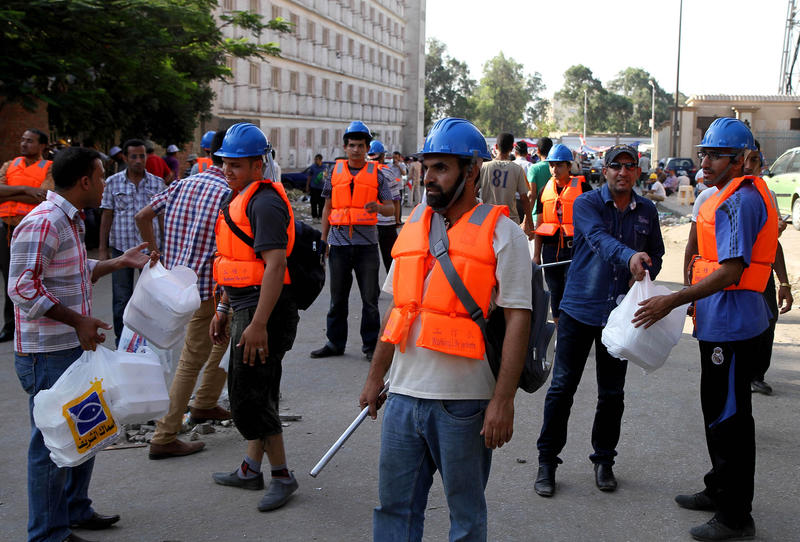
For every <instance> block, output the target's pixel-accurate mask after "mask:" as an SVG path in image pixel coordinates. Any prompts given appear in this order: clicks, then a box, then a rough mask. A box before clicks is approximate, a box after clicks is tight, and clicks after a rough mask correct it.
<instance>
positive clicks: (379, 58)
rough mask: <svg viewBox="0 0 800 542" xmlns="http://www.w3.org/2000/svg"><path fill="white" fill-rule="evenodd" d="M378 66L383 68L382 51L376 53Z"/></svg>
mask: <svg viewBox="0 0 800 542" xmlns="http://www.w3.org/2000/svg"><path fill="white" fill-rule="evenodd" d="M378 66H380V67H381V68H383V52H379V53H378Z"/></svg>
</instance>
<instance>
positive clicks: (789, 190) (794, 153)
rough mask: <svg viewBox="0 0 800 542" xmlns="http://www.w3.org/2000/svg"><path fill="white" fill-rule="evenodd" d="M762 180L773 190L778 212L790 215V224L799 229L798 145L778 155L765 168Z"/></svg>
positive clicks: (799, 177)
mask: <svg viewBox="0 0 800 542" xmlns="http://www.w3.org/2000/svg"><path fill="white" fill-rule="evenodd" d="M764 180H765V181H767V186H769V188H770V190H772V191H773V192H775V196H776V197H777V199H778V209H779V214H780V215H781V216H785V215H790V216H791V221H792V226H794V229H796V230H800V147H794V148H792V149H789V150H788V151H786V152H785V153H783V154H782V155H780V156H779V157H778V159H777V160H775V162H774V163H773V164H772V165H771V166H770V168H769V170H767V172H766V174H765V175H764Z"/></svg>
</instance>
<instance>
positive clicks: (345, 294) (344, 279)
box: [327, 245, 381, 352]
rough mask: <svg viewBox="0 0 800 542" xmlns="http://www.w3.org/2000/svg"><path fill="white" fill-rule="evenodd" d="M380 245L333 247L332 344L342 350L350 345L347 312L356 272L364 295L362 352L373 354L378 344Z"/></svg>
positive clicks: (331, 261) (328, 322)
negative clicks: (348, 342)
mask: <svg viewBox="0 0 800 542" xmlns="http://www.w3.org/2000/svg"><path fill="white" fill-rule="evenodd" d="M378 265H379V264H378V245H348V246H332V247H331V250H330V254H329V255H328V267H329V268H330V272H331V307H330V309H329V310H328V319H327V325H328V332H327V336H328V343H329V344H330V346H332V347H333V348H335V349H336V350H339V351H344V348H345V346H347V313H348V300H349V299H350V288H351V287H352V286H353V273H355V275H356V282H358V291H359V292H360V293H361V343H362V346H361V351H362V352H372V351H373V350H375V345H376V344H377V342H378V332H379V331H380V327H381V321H380V318H381V315H380V311H379V310H378V294H379V293H380V291H379V287H378Z"/></svg>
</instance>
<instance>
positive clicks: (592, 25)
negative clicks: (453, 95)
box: [426, 0, 800, 97]
mask: <svg viewBox="0 0 800 542" xmlns="http://www.w3.org/2000/svg"><path fill="white" fill-rule="evenodd" d="M426 6H427V7H426V11H427V13H426V37H427V38H436V39H438V40H439V41H441V42H443V43H444V44H445V45H446V46H447V52H448V54H449V55H450V56H451V57H454V58H456V59H458V60H461V61H463V62H466V63H467V65H468V66H469V68H470V74H471V77H472V78H473V79H475V80H478V81H480V79H481V77H482V74H483V64H484V63H485V62H486V61H487V60H489V59H490V58H493V57H495V56H496V55H497V54H498V53H499V52H500V51H502V52H503V53H504V54H505V56H506V57H509V56H510V57H512V58H513V59H514V60H516V61H517V62H519V63H521V64H522V65H523V66H524V70H525V73H530V74H532V73H534V72H539V73H540V74H541V76H542V80H543V82H544V83H545V85H546V86H547V89H546V90H545V96H546V97H551V96H552V95H553V94H554V93H555V92H556V91H558V90H559V89H561V87H562V86H563V84H564V77H563V75H564V72H565V71H566V70H567V68H569V67H570V66H572V65H575V64H583V65H584V66H587V67H588V68H589V69H591V70H592V72H593V74H594V77H595V78H597V79H599V80H600V81H602V83H603V85H604V86H605V85H606V83H607V82H608V81H610V80H611V79H613V78H614V77H615V76H616V74H617V73H618V72H620V71H622V70H624V69H625V68H627V67H634V68H642V69H644V70H646V71H648V72H650V74H651V75H653V76H654V77H655V79H656V81H657V82H658V84H659V85H660V86H661V88H663V89H664V90H666V91H667V92H670V93H672V92H674V91H675V75H676V65H677V57H678V14H679V7H680V1H679V0H657V1H653V0H634V1H631V0H629V1H627V2H621V1H617V0H594V1H591V0H562V1H560V2H552V1H551V2H543V1H541V0H516V1H509V0H493V1H491V2H487V1H486V0H483V1H480V0H427V1H426ZM519 6H525V8H524V9H519ZM786 9H787V2H786V1H785V0H756V1H755V2H753V1H752V0H750V1H744V0H725V1H723V0H684V2H683V21H682V36H681V66H680V83H679V88H680V91H681V92H682V93H684V94H686V95H687V96H691V95H692V94H767V95H772V94H777V93H778V92H777V91H778V84H779V81H780V67H781V54H782V49H783V34H784V28H785V25H786ZM798 72H800V61H798V65H797V68H796V73H798ZM795 86H798V84H797V83H796V82H795Z"/></svg>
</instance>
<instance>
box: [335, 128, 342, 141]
mask: <svg viewBox="0 0 800 542" xmlns="http://www.w3.org/2000/svg"><path fill="white" fill-rule="evenodd" d="M339 141H343V140H342V131H341V130H336V143H338V142H339Z"/></svg>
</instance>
